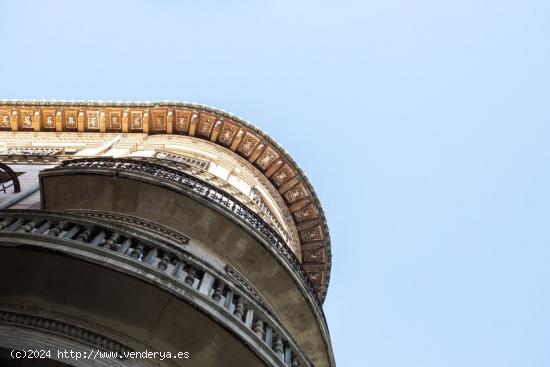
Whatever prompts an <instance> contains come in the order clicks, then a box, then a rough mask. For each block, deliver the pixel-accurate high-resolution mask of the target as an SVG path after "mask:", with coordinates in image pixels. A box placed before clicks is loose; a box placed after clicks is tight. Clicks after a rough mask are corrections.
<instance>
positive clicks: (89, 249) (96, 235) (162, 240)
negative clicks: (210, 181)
mask: <svg viewBox="0 0 550 367" xmlns="http://www.w3.org/2000/svg"><path fill="white" fill-rule="evenodd" d="M105 219H108V220H105ZM187 242H188V238H187V237H185V236H182V235H181V234H178V233H174V232H172V231H171V230H170V229H167V228H165V227H163V226H161V225H156V224H151V223H148V222H143V221H141V220H139V219H136V218H128V217H116V218H115V217H112V216H111V217H109V218H104V219H100V218H98V217H94V218H91V217H89V216H82V215H76V214H67V213H55V212H46V211H28V210H6V211H2V212H0V251H1V252H0V253H2V254H3V256H0V259H3V260H0V264H1V265H0V269H1V270H0V273H9V276H10V279H11V281H10V282H6V283H5V284H3V285H1V286H0V287H1V288H2V292H0V294H2V296H1V299H0V301H1V305H0V307H2V305H5V304H11V305H14V304H15V305H24V306H25V307H29V306H34V307H43V306H44V305H48V306H49V307H50V308H53V309H56V308H57V307H61V308H64V311H65V312H71V311H67V310H78V313H79V314H82V313H83V314H86V317H87V318H89V319H94V320H95V321H96V322H98V323H100V324H102V325H103V324H104V323H105V322H104V318H105V315H104V313H105V312H108V313H109V314H117V311H118V312H122V313H121V314H119V318H120V320H119V319H117V321H116V323H117V324H114V325H112V326H111V327H113V328H114V327H116V329H117V330H122V331H123V332H127V333H128V335H130V336H132V337H133V338H137V339H138V342H143V343H145V344H146V345H147V343H149V345H150V346H151V347H152V348H157V349H160V350H162V348H177V347H178V345H177V343H180V344H181V342H182V339H183V341H184V342H187V341H188V340H186V338H188V339H190V340H196V339H201V338H203V339H204V336H202V337H201V336H198V335H196V334H197V333H196V330H204V331H205V333H206V334H210V335H205V336H206V337H207V338H206V340H203V339H201V340H199V342H198V343H196V344H195V345H196V346H197V347H196V348H197V350H192V351H190V353H191V358H193V354H200V355H201V357H200V360H199V359H198V357H197V358H196V359H192V360H191V361H192V364H193V365H194V366H203V365H204V366H212V365H227V366H233V365H235V366H241V365H242V366H245V365H257V360H259V361H261V362H262V364H264V365H267V366H292V367H297V366H312V363H311V362H310V361H309V360H308V358H307V357H306V355H305V353H304V352H303V351H302V349H301V348H300V347H299V345H298V344H297V342H296V341H295V340H294V338H293V337H292V336H291V335H290V334H289V333H288V332H287V331H286V329H285V328H284V326H283V325H282V324H281V322H280V320H279V319H278V318H277V316H276V315H275V314H274V312H273V311H272V310H271V309H270V307H269V305H268V304H267V303H266V302H265V300H264V299H263V297H262V296H261V294H259V292H258V291H257V290H256V289H255V288H254V286H252V285H251V284H250V283H248V281H247V280H246V279H245V278H244V277H243V276H242V275H241V274H240V273H239V272H237V271H236V270H235V269H233V268H231V267H230V266H228V265H226V266H225V268H224V270H223V271H220V270H219V269H216V268H215V267H213V266H212V265H210V264H208V263H207V262H206V261H204V260H203V259H201V258H199V257H197V256H195V255H194V254H192V253H190V252H189V251H187V250H186V249H185V244H186V243H187ZM44 251H47V252H44ZM31 254H32V255H31ZM61 255H63V256H61ZM34 257H36V260H35V261H32V259H33V258H34ZM54 257H55V258H56V259H55V260H54V259H53V258H54ZM45 258H48V259H47V260H46V259H45ZM79 260H84V261H85V262H86V263H91V264H93V267H94V268H97V267H98V266H100V267H103V268H109V269H110V270H114V271H115V272H117V273H118V274H117V275H116V276H114V275H112V274H111V275H104V276H103V275H101V271H99V272H98V271H97V269H95V270H94V271H93V275H94V277H93V278H92V279H93V281H92V282H88V283H87V282H86V281H85V280H86V279H90V275H89V274H85V270H84V269H85V268H87V267H89V265H86V266H85V265H82V264H79V262H80V261H79ZM75 263H76V264H75ZM60 264H63V267H62V268H63V269H64V270H66V271H67V272H69V271H70V270H71V269H75V268H77V269H82V270H79V273H78V275H79V276H81V277H82V278H81V279H83V281H82V284H78V283H77V284H75V283H74V282H72V281H71V279H66V278H63V277H62V276H61V277H59V276H54V273H58V272H59V271H58V270H57V271H56V270H52V268H55V269H59V267H56V265H60ZM48 270H50V271H48ZM90 272H92V270H90ZM103 272H104V273H105V274H107V273H109V271H108V270H103ZM121 274H125V275H126V276H128V275H129V276H131V277H132V278H137V279H139V280H141V281H142V283H144V284H140V285H139V286H138V285H133V286H132V287H128V288H126V287H125V288H121V289H124V290H130V289H133V290H137V289H140V290H141V291H142V293H139V292H132V293H128V294H126V296H124V297H122V293H123V292H118V293H120V294H117V295H110V296H109V297H108V298H106V299H105V300H106V301H108V302H109V305H108V306H109V307H108V308H107V309H106V308H102V307H100V306H99V305H95V304H94V303H95V302H97V301H95V302H91V303H90V301H91V300H92V299H101V298H99V297H98V296H99V294H98V293H105V291H108V290H109V289H111V293H112V288H113V287H116V286H117V285H120V286H123V285H124V284H125V282H126V283H127V280H124V279H122V278H121V277H123V276H122V275H121ZM7 275H8V274H3V276H7ZM68 275H70V273H69V274H68ZM72 275H75V276H76V274H72ZM35 276H36V277H40V281H39V283H40V284H39V285H36V286H35V285H34V283H33V279H34V277H35ZM60 279H63V280H62V281H60ZM103 279H105V280H110V281H111V282H110V284H109V287H107V288H104V286H105V284H104V283H102V281H103ZM50 281H51V282H54V283H55V282H57V283H58V284H56V287H44V285H47V284H48V283H49V282H50ZM7 283H9V284H7ZM145 283H147V284H149V285H153V286H154V287H157V288H160V289H162V290H164V292H165V293H169V294H170V295H171V296H170V297H174V298H176V299H178V301H177V302H176V301H174V300H170V301H169V302H168V303H167V304H166V305H170V307H169V306H163V307H160V309H161V311H162V312H164V314H163V317H162V318H161V317H160V314H159V315H156V316H155V315H152V316H154V317H153V319H154V318H156V323H155V324H147V323H146V322H145V320H143V317H142V316H141V314H140V312H134V313H133V312H130V311H128V310H131V309H133V310H139V309H140V307H143V308H144V309H147V310H148V311H147V312H148V313H151V312H152V310H154V309H155V307H154V302H153V305H151V303H152V301H150V299H155V298H150V297H149V296H148V294H151V292H152V290H151V289H147V290H146V289H145V288H146V287H147V286H146V285H145ZM86 284H87V285H88V286H90V287H91V288H88V287H85V285H86ZM75 285H76V287H75ZM79 286H80V287H82V289H81V288H79ZM25 292H29V294H32V297H31V298H28V297H27V296H26V295H25V294H26V293H25ZM157 292H158V291H157ZM65 293H70V297H69V298H67V297H66V295H65ZM90 293H92V295H90ZM107 293H109V292H107ZM121 297H122V298H121ZM58 298H60V299H61V301H62V302H59V299H58ZM29 299H30V301H29ZM75 300H80V301H81V302H82V304H80V305H74V306H75V308H71V304H72V303H73V304H74V302H77V301H75ZM140 301H141V302H145V304H140ZM181 301H184V302H186V303H187V304H190V305H192V307H187V308H185V307H183V306H178V307H176V306H174V307H172V306H171V303H170V302H172V303H174V304H175V303H178V302H181ZM87 302H88V303H87ZM67 304H69V305H68V306H67ZM48 306H46V308H48ZM117 308H120V310H117ZM182 309H184V311H182ZM197 310H198V312H201V313H203V314H205V315H207V316H208V317H209V318H210V319H211V320H213V321H214V323H212V322H211V321H210V322H208V321H202V325H198V327H200V328H199V329H196V328H192V329H189V330H185V327H184V326H182V327H180V328H179V329H178V327H177V326H178V325H182V324H181V322H182V321H181V320H187V319H189V320H197V319H200V317H199V316H197V315H191V314H193V313H195V312H197ZM0 311H1V312H0V316H1V315H4V316H5V317H4V316H1V317H0V324H2V323H6V322H7V323H12V324H18V322H17V320H20V321H21V323H24V322H27V321H28V322H27V326H29V325H31V324H32V327H34V328H35V329H41V328H42V329H48V327H49V329H51V330H46V331H50V332H51V331H52V330H53V331H54V332H57V333H58V334H59V332H61V334H63V330H73V329H74V327H72V326H71V327H70V326H66V325H69V324H68V323H67V322H64V321H57V324H58V325H60V328H57V329H55V328H54V329H52V327H51V322H49V323H47V325H49V326H48V327H46V326H44V325H46V324H45V323H44V322H42V323H41V324H39V323H38V321H35V322H34V323H33V322H31V321H32V319H33V318H34V319H38V320H39V319H40V318H41V317H42V316H40V315H38V316H32V315H31V316H29V315H23V316H17V315H21V313H20V312H18V313H17V312H13V311H9V310H8V311H5V310H4V311H2V310H0ZM170 311H171V312H170ZM42 312H43V310H42ZM128 314H131V315H130V316H129V315H128ZM132 315H134V316H136V315H139V316H137V317H135V318H132V317H131V316H132ZM42 319H44V317H42ZM161 319H165V321H164V322H165V323H171V324H176V326H173V325H170V326H167V325H165V327H164V328H159V327H158V323H160V321H159V320H161ZM25 320H26V321H25ZM29 320H31V321H29ZM178 320H180V321H178ZM21 323H20V324H21ZM63 325H65V326H63ZM129 325H130V326H129ZM217 325H221V326H222V327H223V329H224V330H225V331H227V332H228V333H229V334H230V335H231V336H227V335H225V334H226V332H225V331H224V332H221V331H219V330H217V329H218V326H217ZM103 326H106V325H103ZM71 328H72V329H71ZM79 329H80V330H83V328H82V327H81V328H78V327H76V329H75V330H77V331H78V330H79ZM143 329H147V330H146V332H144V331H143ZM42 331H44V330H42ZM77 331H74V332H69V331H67V335H69V334H70V335H71V337H72V338H73V339H75V338H76V339H78V335H84V336H83V337H82V338H80V339H82V340H79V341H82V342H83V344H85V345H92V346H96V347H98V348H100V349H104V350H113V349H112V348H108V346H109V345H115V346H116V347H113V348H115V349H114V350H131V349H132V348H131V346H127V345H130V344H131V343H128V342H126V343H124V342H118V341H116V338H115V337H113V336H111V335H108V336H105V337H102V338H99V337H98V338H95V337H94V338H91V339H90V335H94V333H93V332H82V331H80V332H77ZM153 332H154V333H156V334H155V337H154V338H151V333H153ZM201 334H202V333H201ZM174 335H177V336H178V337H177V338H174ZM182 336H184V337H183V338H182ZM208 338H211V339H215V340H217V345H219V346H220V347H218V350H217V353H204V351H200V349H201V347H200V345H201V343H205V345H208ZM113 339H114V341H113ZM101 340H107V341H108V340H111V341H110V342H103V341H102V342H101V343H100V344H98V343H99V341H101ZM220 340H221V341H220ZM90 341H93V342H94V343H95V344H94V343H92V344H90ZM151 344H152V345H151ZM185 347H189V345H185V344H184V346H183V347H182V348H185ZM117 348H118V349H117ZM180 350H185V349H180ZM250 351H251V352H252V353H253V354H254V356H251V355H250ZM255 361H256V362H255Z"/></svg>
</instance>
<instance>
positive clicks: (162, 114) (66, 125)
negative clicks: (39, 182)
mask: <svg viewBox="0 0 550 367" xmlns="http://www.w3.org/2000/svg"><path fill="white" fill-rule="evenodd" d="M0 130H7V131H54V132H55V131H57V132H60V131H68V132H70V131H73V132H97V133H100V132H103V133H108V132H119V133H146V134H175V135H187V136H192V137H194V138H197V139H204V140H208V141H211V142H213V143H215V144H217V145H219V146H221V147H223V148H225V149H227V150H229V151H232V152H233V153H235V154H237V155H239V156H241V157H243V158H244V159H246V160H248V161H249V162H250V163H251V164H253V165H254V166H255V167H256V168H257V169H258V170H259V171H260V172H261V173H262V174H263V175H264V176H265V177H266V178H268V179H269V180H270V181H271V183H272V184H273V185H274V186H275V187H276V188H277V190H278V191H279V193H280V194H281V195H282V197H283V198H284V201H285V204H286V205H287V207H288V208H289V210H290V212H291V213H292V217H293V220H294V223H295V224H296V227H297V229H298V232H299V237H300V245H301V251H302V263H303V267H304V268H305V269H306V271H307V272H308V274H309V276H310V277H311V279H312V282H313V283H314V285H315V287H316V289H317V292H318V293H319V296H320V298H321V299H324V298H325V295H326V292H327V288H328V283H329V279H330V267H331V249H330V236H329V231H328V227H327V223H326V219H325V216H324V212H323V209H322V207H321V204H320V202H319V199H318V197H317V195H316V193H315V191H314V189H313V186H312V185H311V183H310V182H309V180H308V178H307V176H306V175H305V173H304V172H303V171H302V169H301V168H300V167H299V166H298V164H297V163H296V162H295V161H294V159H293V158H292V157H291V156H290V155H289V154H288V153H287V152H286V151H285V150H284V149H283V148H282V147H281V146H280V145H279V144H277V143H276V142H275V141H274V140H273V139H272V138H271V137H270V136H269V135H267V134H266V133H265V132H263V131H262V130H260V129H258V128H257V127H255V126H253V125H252V124H251V123H250V122H248V121H246V120H244V119H243V118H241V117H238V116H236V115H234V114H231V113H228V112H225V111H223V110H220V109H216V108H213V107H209V106H205V105H200V104H194V103H187V102H169V101H165V102H113V101H68V102H67V101H24V100H1V101H0Z"/></svg>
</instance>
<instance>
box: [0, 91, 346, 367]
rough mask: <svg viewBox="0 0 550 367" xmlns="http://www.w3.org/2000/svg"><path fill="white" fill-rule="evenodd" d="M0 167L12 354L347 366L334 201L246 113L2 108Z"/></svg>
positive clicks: (168, 105) (21, 359) (1, 346)
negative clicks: (334, 329)
mask: <svg viewBox="0 0 550 367" xmlns="http://www.w3.org/2000/svg"><path fill="white" fill-rule="evenodd" d="M0 162H2V165H1V166H0V173H1V174H2V176H1V180H0V181H1V183H0V185H1V186H0V209H1V211H0V272H1V276H2V279H3V282H2V283H1V285H0V362H2V363H1V364H2V365H7V366H26V365H32V366H65V365H72V366H159V365H160V366H230V367H231V366H239V367H243V366H293V367H296V366H318V367H320V366H323V367H332V366H335V362H334V356H333V353H332V347H331V342H330V336H329V331H328V328H327V324H326V320H325V317H324V314H323V308H322V302H323V300H324V298H325V296H326V292H327V288H328V283H329V279H330V264H331V260H330V259H331V254H330V237H329V233H328V228H327V225H326V220H325V217H324V214H323V210H322V208H321V205H320V203H319V200H318V198H317V196H316V194H315V191H314V189H313V187H312V185H311V184H310V182H309V181H308V179H307V177H306V176H305V174H304V173H303V172H302V170H301V169H300V168H299V167H298V165H297V164H296V162H295V161H294V160H293V159H292V158H291V157H290V156H289V155H288V153H287V152H286V151H285V150H284V149H283V148H282V147H280V146H279V145H278V144H277V143H276V142H275V141H273V139H271V138H270V137H269V136H268V135H267V134H265V133H264V132H262V131H261V130H259V129H257V128H256V127H254V126H253V125H251V124H250V123H248V122H247V121H245V120H243V119H241V118H239V117H237V116H235V115H232V114H229V113H226V112H224V111H221V110H218V109H214V108H210V107H207V106H203V105H196V104H189V103H179V102H162V103H123V102H83V101H81V102H63V101H1V102H0ZM14 351H15V352H14ZM45 352H48V353H47V354H45ZM14 353H17V355H14ZM33 353H34V355H33ZM67 353H72V355H68V354H67ZM168 353H169V354H168ZM29 357H34V358H30V359H29ZM42 357H43V358H42ZM31 359H32V360H31ZM31 362H32V363H31ZM25 363H31V364H25Z"/></svg>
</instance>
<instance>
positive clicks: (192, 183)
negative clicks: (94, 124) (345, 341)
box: [48, 157, 324, 319]
mask: <svg viewBox="0 0 550 367" xmlns="http://www.w3.org/2000/svg"><path fill="white" fill-rule="evenodd" d="M75 169H76V170H88V169H91V170H93V169H108V170H115V171H128V172H133V173H138V174H140V175H143V176H148V177H152V178H155V179H160V180H166V181H169V182H170V183H176V184H178V186H180V187H181V188H183V189H184V190H185V191H187V192H190V193H191V194H192V195H193V196H198V197H200V198H202V199H204V200H206V201H207V202H209V203H211V204H214V206H215V207H217V208H218V209H220V210H222V211H224V212H226V213H228V214H230V215H231V216H232V217H233V218H236V219H237V220H238V221H239V222H240V223H243V224H244V225H245V226H246V227H248V228H249V229H250V230H251V231H250V232H252V233H254V234H259V235H260V236H261V237H262V238H263V239H264V240H265V241H267V242H268V243H269V244H270V245H271V246H272V248H273V249H275V250H276V252H277V253H278V254H279V255H280V256H281V257H282V258H283V259H285V260H286V263H287V264H289V265H290V267H291V268H292V269H293V271H294V272H295V274H297V275H298V276H299V278H300V279H301V280H302V281H303V285H304V287H305V288H306V289H307V291H308V292H309V295H310V297H311V299H312V301H313V303H314V304H315V307H316V308H317V311H318V312H319V314H320V315H321V317H322V318H323V319H324V314H323V311H322V305H321V302H320V300H319V298H318V295H317V291H316V290H315V287H314V285H313V283H312V281H311V279H310V278H309V275H308V274H307V272H306V271H305V270H304V268H303V267H302V264H301V263H300V260H299V259H298V258H297V257H296V255H294V252H293V251H292V250H291V249H290V247H289V246H288V244H287V243H286V242H285V241H284V240H283V239H282V237H281V236H280V235H279V234H278V233H277V231H275V230H274V229H273V228H271V226H269V225H268V224H267V223H266V222H265V221H264V220H263V219H262V218H261V217H260V216H258V214H256V213H255V212H254V211H252V210H250V209H249V208H248V207H247V206H246V205H244V204H242V203H241V202H240V201H239V200H237V199H236V198H234V197H233V196H232V195H230V194H228V193H227V192H225V191H224V190H221V189H219V188H217V187H216V186H214V185H211V184H209V183H207V182H205V181H203V180H200V179H198V178H197V177H194V176H192V175H189V174H187V173H185V172H182V170H178V169H175V168H172V167H168V166H165V165H163V164H162V163H161V160H159V159H154V158H153V159H151V158H131V159H130V158H101V157H98V158H84V159H72V160H66V161H63V162H62V164H61V166H59V167H55V168H52V169H49V170H48V171H62V170H67V171H73V170H75Z"/></svg>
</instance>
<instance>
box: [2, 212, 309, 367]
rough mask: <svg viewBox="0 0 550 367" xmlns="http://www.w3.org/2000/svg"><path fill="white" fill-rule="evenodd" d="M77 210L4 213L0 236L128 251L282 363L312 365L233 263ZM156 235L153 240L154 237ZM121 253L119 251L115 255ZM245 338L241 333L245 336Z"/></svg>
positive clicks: (132, 259)
mask: <svg viewBox="0 0 550 367" xmlns="http://www.w3.org/2000/svg"><path fill="white" fill-rule="evenodd" d="M110 220H111V222H107V221H103V220H97V218H96V217H94V218H93V219H92V218H89V217H86V216H82V215H77V214H67V213H55V212H47V211H34V210H5V211H1V212H0V239H1V238H9V239H13V238H17V236H18V235H22V236H32V237H34V238H37V239H42V240H43V242H50V241H53V242H55V243H62V244H66V245H68V246H74V247H78V248H79V249H82V245H84V247H86V246H90V247H93V248H95V249H100V251H101V252H103V253H105V255H106V256H108V254H109V253H113V254H115V253H116V254H117V255H118V256H123V257H124V258H126V259H128V260H129V261H130V262H136V263H140V264H141V265H144V266H146V267H147V268H148V269H149V271H150V272H152V273H162V274H165V275H168V276H169V278H170V279H172V280H173V281H175V282H176V283H177V284H178V285H179V286H180V287H183V288H185V289H186V291H189V292H192V293H193V294H195V295H198V296H199V298H200V297H203V299H206V300H207V302H208V305H209V306H210V307H214V308H215V309H216V310H217V311H218V312H221V313H222V314H225V315H228V316H230V317H231V318H232V319H233V320H234V321H236V323H237V324H238V325H240V329H243V330H244V335H245V338H250V340H251V341H253V342H254V343H255V344H250V343H249V345H260V346H261V348H263V349H264V352H265V353H264V356H265V355H266V353H267V355H268V356H269V357H270V359H271V360H272V361H274V362H275V363H276V365H279V366H291V367H298V366H312V364H311V362H310V361H309V360H308V359H307V357H306V356H305V355H304V354H303V352H302V350H301V349H300V348H299V347H298V346H297V345H296V343H295V342H294V340H293V338H292V337H291V336H290V335H289V334H288V333H287V332H286V330H285V329H284V328H283V327H282V325H281V324H280V323H279V321H278V320H277V318H276V316H275V315H274V314H273V313H272V311H271V309H270V308H269V307H268V305H267V304H266V303H265V301H264V300H263V298H262V297H261V296H260V295H259V294H258V293H257V292H255V290H254V289H253V287H252V288H251V287H250V284H248V283H247V281H246V280H245V279H243V278H242V276H240V274H238V273H236V272H235V270H233V269H232V268H230V267H226V268H225V274H224V273H222V272H220V271H218V270H216V269H214V268H213V267H211V266H210V265H209V264H207V263H206V262H204V261H203V260H201V259H199V258H197V257H196V256H194V255H193V254H191V253H189V252H188V251H186V250H185V249H184V247H183V246H182V245H181V243H180V242H179V240H176V241H174V240H173V239H171V238H164V237H163V236H158V234H159V233H160V232H157V233H156V234H155V235H154V236H151V235H150V234H148V233H147V231H145V230H140V229H139V227H137V226H136V227H129V226H127V223H120V222H116V221H114V219H113V218H110ZM153 239H154V240H153ZM115 257H116V256H115ZM241 337H242V335H241Z"/></svg>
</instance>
